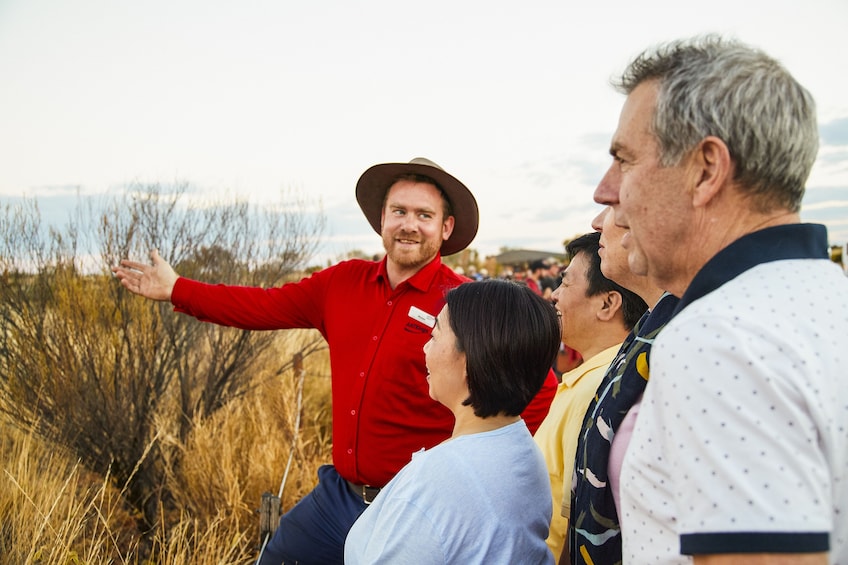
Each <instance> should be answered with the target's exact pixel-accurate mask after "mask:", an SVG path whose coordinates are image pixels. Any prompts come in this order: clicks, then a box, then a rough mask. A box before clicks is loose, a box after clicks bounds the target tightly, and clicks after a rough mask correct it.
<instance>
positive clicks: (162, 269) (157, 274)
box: [112, 249, 179, 301]
mask: <svg viewBox="0 0 848 565" xmlns="http://www.w3.org/2000/svg"><path fill="white" fill-rule="evenodd" d="M150 260H151V263H152V264H150V265H148V264H146V263H137V262H135V261H130V260H128V259H124V260H122V261H121V264H120V265H119V266H116V267H112V272H113V273H115V276H116V277H118V280H120V281H121V284H122V285H124V287H126V288H127V290H129V291H130V292H133V293H135V294H138V295H140V296H144V297H145V298H150V299H152V300H163V301H164V300H171V292H172V291H173V290H174V283H176V282H177V279H178V278H179V275H177V273H176V271H174V269H173V268H172V267H171V265H170V264H169V263H168V262H167V261H165V260H164V259H162V258H161V257H160V256H159V251H158V250H156V249H154V250H153V251H151V252H150Z"/></svg>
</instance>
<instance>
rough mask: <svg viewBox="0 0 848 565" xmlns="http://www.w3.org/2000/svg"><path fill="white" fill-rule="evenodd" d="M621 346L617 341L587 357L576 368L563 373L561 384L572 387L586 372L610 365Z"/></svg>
mask: <svg viewBox="0 0 848 565" xmlns="http://www.w3.org/2000/svg"><path fill="white" fill-rule="evenodd" d="M620 347H621V344H620V343H616V344H615V345H612V346H610V347H608V348H606V349H604V350H603V351H601V352H599V353H596V354H595V355H593V356H592V357H590V358H588V359H586V360H585V361H583V362H582V363H580V364H579V365H578V366H577V367H575V368H574V369H572V370H570V371H568V372H567V373H565V374H563V375H562V381H561V384H564V385H565V386H567V387H568V388H571V387H573V386H574V384H575V383H576V382H577V381H579V380H580V379H581V378H583V375H585V374H586V373H590V372H592V371H594V370H595V369H598V368H599V367H607V366H609V364H610V363H612V360H613V358H615V355H616V353H618V350H619V348H620Z"/></svg>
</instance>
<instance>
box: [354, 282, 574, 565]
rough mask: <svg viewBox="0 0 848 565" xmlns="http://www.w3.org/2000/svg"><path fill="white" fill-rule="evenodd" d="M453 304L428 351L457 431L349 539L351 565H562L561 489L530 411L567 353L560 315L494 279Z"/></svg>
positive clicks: (458, 293)
mask: <svg viewBox="0 0 848 565" xmlns="http://www.w3.org/2000/svg"><path fill="white" fill-rule="evenodd" d="M445 302H446V303H445V306H444V308H442V311H441V312H440V313H439V316H438V317H437V318H436V323H435V327H434V328H433V331H432V334H431V338H430V341H428V342H427V344H426V345H425V346H424V354H425V358H426V364H427V371H428V373H429V374H428V376H427V381H428V382H429V385H430V396H431V397H432V398H433V399H434V400H436V401H438V402H440V403H442V404H444V405H445V406H446V407H447V408H448V409H450V410H451V412H453V414H454V417H455V423H454V428H453V434H452V435H451V437H450V438H449V439H448V440H446V441H444V442H443V443H441V444H439V445H437V446H435V447H433V448H431V449H429V450H426V451H425V450H423V449H422V450H421V451H419V452H417V453H414V454H411V457H412V460H411V461H410V462H409V463H408V464H407V465H406V466H405V467H404V468H403V469H402V470H401V471H400V472H399V473H398V474H397V475H396V476H395V478H394V479H392V481H391V482H389V484H388V485H386V487H384V488H383V490H382V491H381V492H380V494H378V495H377V497H376V498H375V500H374V502H373V503H372V504H371V505H370V506H369V507H368V508H367V509H366V510H365V512H363V513H362V515H361V516H360V517H359V519H358V520H357V521H356V523H355V524H354V525H353V528H352V529H351V530H350V533H348V536H347V540H346V542H345V563H350V564H358V563H369V564H374V563H392V564H395V563H416V564H430V563H433V564H436V563H439V564H443V563H463V564H465V563H527V564H550V563H553V555H552V554H551V553H550V551H549V550H548V548H547V546H546V544H545V537H546V536H547V535H548V528H549V525H550V520H551V512H552V508H551V493H550V483H549V481H548V476H547V471H546V470H545V462H544V460H543V458H542V454H541V452H540V451H539V450H538V448H537V447H536V444H535V443H534V442H533V438H532V437H531V435H530V432H529V431H528V430H527V426H526V425H525V424H524V421H523V420H522V419H521V417H520V414H521V412H522V410H524V408H525V407H526V406H527V404H528V403H529V402H530V400H531V399H532V398H533V396H534V395H535V394H536V393H537V392H538V391H539V389H540V388H541V387H542V383H543V382H544V380H545V377H546V376H547V374H548V370H549V369H550V367H551V363H552V362H553V360H554V357H555V356H556V354H557V351H558V349H559V343H560V326H559V320H558V318H557V315H556V311H555V310H554V308H553V307H552V306H551V304H550V303H549V302H547V301H546V300H544V299H543V298H542V297H540V296H538V295H536V294H535V293H533V291H531V290H530V289H529V288H528V287H526V286H524V285H521V284H518V283H514V282H510V281H505V280H495V279H493V280H487V281H481V282H469V283H465V284H463V285H460V286H458V287H456V288H454V289H452V290H450V291H448V293H447V295H446V298H445Z"/></svg>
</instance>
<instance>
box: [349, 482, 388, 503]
mask: <svg viewBox="0 0 848 565" xmlns="http://www.w3.org/2000/svg"><path fill="white" fill-rule="evenodd" d="M346 482H347V486H348V487H350V491H351V492H352V493H353V494H354V495H355V496H356V497H357V498H361V499H362V502H364V503H365V504H371V503H372V502H374V497H375V496H377V495H378V494H379V493H380V487H372V486H371V485H358V484H356V483H354V482H351V481H346Z"/></svg>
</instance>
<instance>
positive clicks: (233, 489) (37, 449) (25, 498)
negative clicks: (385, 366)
mask: <svg viewBox="0 0 848 565" xmlns="http://www.w3.org/2000/svg"><path fill="white" fill-rule="evenodd" d="M310 339H314V335H312V337H311V338H310ZM285 355H290V354H288V353H285V352H281V358H284V356H285ZM304 373H305V374H304V380H303V387H304V388H303V396H302V399H303V400H302V405H303V408H302V412H301V418H300V421H299V424H300V428H299V430H298V429H296V427H295V426H296V423H297V422H298V413H297V410H296V406H297V399H298V386H297V385H298V378H297V375H293V374H292V372H291V371H289V372H286V373H284V374H282V375H276V374H275V373H274V372H273V371H271V370H269V371H268V372H267V373H262V374H258V375H256V376H255V382H256V383H257V385H256V387H255V388H254V389H252V390H251V392H249V393H248V394H247V395H245V396H243V397H241V398H239V399H237V400H235V401H233V402H231V403H229V404H228V405H226V406H225V407H224V408H223V409H221V410H219V411H218V412H217V413H215V415H214V416H212V417H210V418H207V419H205V420H197V421H194V422H193V431H192V433H191V434H190V436H189V438H188V440H187V441H185V442H180V441H179V440H178V439H176V438H177V436H176V435H175V434H171V433H169V430H167V429H165V428H163V429H160V430H159V431H158V434H157V439H156V441H159V442H161V444H162V447H163V448H164V449H163V450H162V453H163V454H165V456H164V458H165V460H164V461H163V464H164V465H165V468H166V471H167V472H166V473H165V477H166V479H165V482H166V484H164V485H163V487H162V488H163V489H164V490H165V491H167V492H169V493H170V496H171V497H172V498H173V500H174V501H175V503H176V504H175V505H174V506H175V507H176V508H178V509H179V510H177V511H171V512H170V513H168V512H165V511H162V512H161V515H160V519H159V521H158V524H157V527H156V528H155V530H154V531H152V532H139V531H138V529H137V524H138V522H137V520H136V518H137V516H133V515H131V514H130V513H129V512H128V511H127V510H125V508H126V505H125V504H124V500H123V498H122V495H123V494H124V493H123V492H122V485H114V484H112V482H113V481H112V479H111V477H109V476H106V477H103V476H98V475H96V474H94V473H91V472H89V471H87V470H86V469H84V468H82V467H81V465H80V463H78V462H76V461H74V460H73V459H72V458H71V457H70V456H69V455H68V453H66V452H65V451H64V450H63V449H61V448H60V447H57V446H53V445H48V444H46V443H44V441H43V440H41V439H39V438H38V437H36V436H34V435H33V434H30V433H27V432H26V431H23V430H21V429H19V428H16V427H14V426H12V425H11V424H8V423H0V516H2V517H3V520H2V521H0V555H2V561H3V562H4V563H13V564H17V563H21V564H24V563H26V564H29V563H33V564H57V565H58V564H61V565H66V564H74V563H86V564H100V563H104V564H106V563H127V564H130V563H131V564H144V565H152V564H158V563H163V564H164V563H167V564H169V565H171V564H172V565H182V564H189V563H191V564H193V565H206V564H209V565H212V564H222V563H245V564H247V563H252V562H253V561H254V560H255V559H256V555H257V550H258V545H259V517H258V515H257V513H256V510H257V509H258V508H259V504H260V499H261V495H262V493H263V492H266V491H270V492H272V493H273V494H275V495H276V494H277V493H278V490H279V488H280V481H281V479H282V476H283V472H284V470H285V467H286V462H287V461H288V458H289V454H290V452H291V451H292V449H294V457H293V465H292V468H291V470H290V472H289V474H288V477H287V481H286V485H285V490H284V491H283V496H282V497H281V498H282V505H283V508H284V509H288V508H290V507H291V506H292V505H293V504H294V503H295V502H296V501H297V500H298V499H299V498H300V497H302V496H303V495H304V494H305V493H306V492H308V491H309V490H310V489H311V488H312V487H313V486H314V484H315V481H316V471H317V469H318V467H319V466H320V465H322V464H325V463H328V462H330V459H331V455H330V450H331V433H330V425H331V411H330V378H329V362H328V360H327V352H326V350H320V351H318V352H316V353H313V354H311V355H309V356H307V357H306V358H305V359H304ZM163 421H167V419H163ZM175 452H179V453H180V454H181V455H182V457H174V458H172V459H169V458H168V457H167V454H168V453H175Z"/></svg>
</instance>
